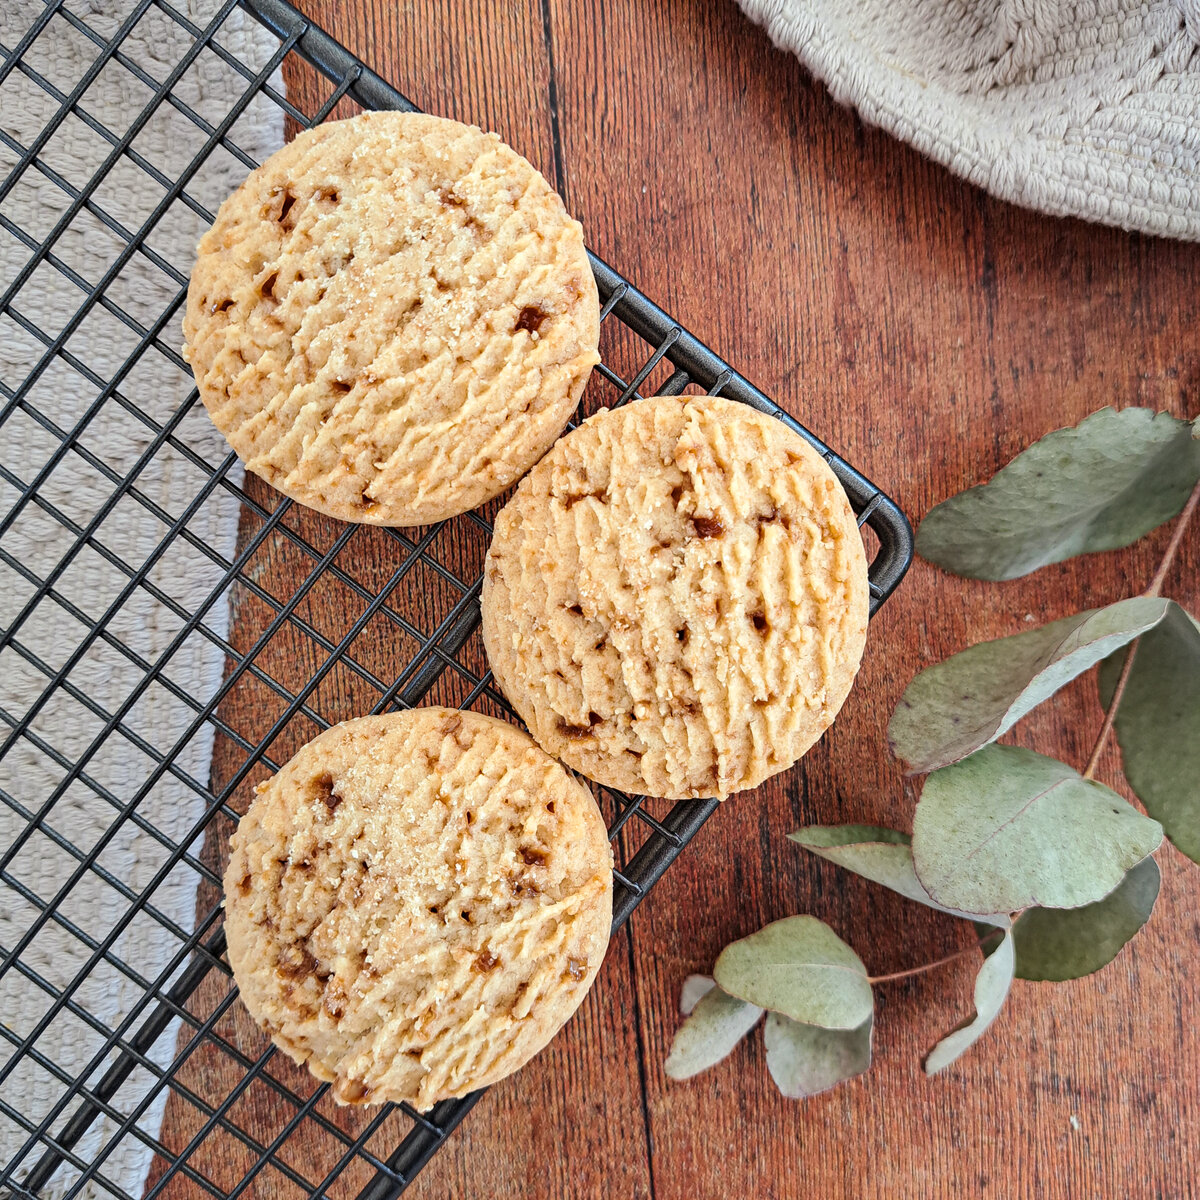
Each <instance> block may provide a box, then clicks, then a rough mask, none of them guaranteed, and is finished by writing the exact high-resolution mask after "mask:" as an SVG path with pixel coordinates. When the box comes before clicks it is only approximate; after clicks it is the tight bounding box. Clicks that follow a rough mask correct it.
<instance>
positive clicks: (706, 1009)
mask: <svg viewBox="0 0 1200 1200" xmlns="http://www.w3.org/2000/svg"><path fill="white" fill-rule="evenodd" d="M761 1016H762V1009H761V1008H756V1007H755V1006H754V1005H753V1004H747V1003H746V1001H745V1000H738V999H737V998H736V997H734V996H730V995H727V994H726V993H725V992H723V991H722V990H721V989H720V988H719V987H713V988H710V989H709V990H708V991H707V992H706V993H705V994H704V995H703V996H701V997H700V999H699V1000H698V1001H697V1002H696V1006H695V1008H693V1009H692V1012H691V1015H690V1016H689V1017H688V1018H687V1020H685V1021H684V1023H683V1024H682V1025H680V1027H679V1029H678V1031H677V1032H676V1034H675V1040H674V1041H673V1042H672V1043H671V1053H670V1054H668V1055H667V1061H666V1062H665V1063H664V1064H663V1070H664V1071H665V1072H666V1073H667V1075H668V1076H669V1077H670V1078H671V1079H690V1078H691V1077H692V1076H693V1075H698V1074H699V1073H700V1072H701V1071H707V1070H708V1068H709V1067H712V1066H716V1064H717V1063H719V1062H720V1061H721V1059H723V1058H724V1057H725V1056H726V1055H727V1054H728V1053H729V1052H730V1051H731V1050H732V1049H733V1048H734V1046H736V1045H737V1044H738V1042H740V1041H741V1040H742V1038H744V1037H745V1036H746V1034H748V1033H749V1032H750V1030H751V1029H753V1028H754V1026H755V1025H756V1024H757V1022H758V1018H759V1017H761Z"/></svg>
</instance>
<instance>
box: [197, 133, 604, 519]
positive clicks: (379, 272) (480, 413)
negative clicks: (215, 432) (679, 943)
mask: <svg viewBox="0 0 1200 1200" xmlns="http://www.w3.org/2000/svg"><path fill="white" fill-rule="evenodd" d="M599 326H600V315H599V304H598V300H597V294H596V282H595V279H594V278H593V277H592V272H591V268H590V266H589V265H588V260H587V254H586V252H585V250H584V246H583V234H582V231H581V229H580V226H579V222H578V221H574V220H572V219H571V218H570V217H568V216H567V213H566V210H565V209H564V208H563V204H562V201H561V200H560V199H559V197H558V196H557V194H556V193H555V192H554V191H553V190H552V189H551V188H550V186H549V184H547V182H546V181H545V179H543V178H542V176H541V175H540V174H539V173H538V172H537V171H536V170H534V168H533V167H532V166H530V164H529V163H528V162H526V161H525V159H523V158H522V157H521V156H520V155H519V154H517V153H516V151H514V150H512V149H510V148H509V147H508V146H506V145H505V144H504V143H503V142H501V141H500V139H499V138H498V137H496V136H495V134H488V133H482V132H480V130H478V129H476V128H474V127H473V126H468V125H460V124H459V123H458V122H457V121H446V120H442V119H441V118H439V117H428V116H422V115H418V114H414V113H397V112H373V113H363V114H361V115H360V116H357V117H354V118H352V119H350V120H347V121H336V122H333V123H331V124H326V125H320V126H318V127H317V128H316V129H313V130H310V131H307V132H305V133H301V134H300V136H299V137H297V138H296V140H295V141H294V142H292V143H291V144H290V145H288V146H285V147H284V148H283V149H282V150H280V151H279V152H278V153H277V154H274V155H272V156H271V158H269V159H268V160H267V161H266V162H265V163H264V164H263V165H262V166H261V167H259V168H258V170H256V171H253V172H252V173H251V174H250V177H249V178H248V179H247V180H246V181H245V183H243V184H242V186H241V187H240V188H238V190H237V191H236V192H235V193H234V194H233V195H232V196H231V197H230V198H229V199H228V200H226V201H225V203H224V204H223V205H222V206H221V211H220V212H219V213H218V214H217V220H216V224H215V225H214V226H213V227H212V229H210V230H209V231H208V232H207V233H206V234H205V235H204V237H203V238H202V239H201V241H200V247H199V260H198V261H197V263H196V266H195V269H194V270H193V271H192V280H191V287H190V288H189V289H188V302H187V315H186V316H185V318H184V323H183V329H184V336H185V338H186V339H187V346H186V348H185V354H186V356H187V358H188V361H189V362H190V363H191V366H192V370H193V372H194V373H195V376H196V381H197V383H198V385H199V388H200V396H201V398H202V399H203V401H204V404H205V407H206V408H207V409H208V411H209V414H210V415H211V416H212V419H213V421H214V422H215V423H216V425H217V427H218V428H219V429H220V430H221V432H222V433H223V434H224V435H225V436H226V437H227V438H228V439H229V441H230V443H231V444H232V446H233V448H234V449H235V450H236V451H237V453H238V456H239V457H240V458H241V459H242V460H243V462H245V464H246V466H247V467H249V468H250V470H252V471H254V472H255V473H256V474H258V475H261V476H262V477H263V478H264V479H266V480H267V481H268V482H269V483H271V484H273V485H274V486H275V487H276V488H278V489H279V490H280V491H281V492H284V493H285V494H286V495H288V496H291V497H292V498H293V499H295V500H298V501H300V503H302V504H306V505H308V506H309V507H310V508H315V509H318V510H319V511H321V512H324V513H328V514H329V515H330V516H334V517H340V518H341V519H342V520H345V521H365V522H369V523H371V524H374V525H420V524H424V523H426V522H430V521H436V520H440V519H442V518H443V517H448V516H453V515H454V514H455V513H460V512H465V511H466V510H467V509H469V508H474V507H476V506H477V505H479V504H482V503H483V502H484V501H486V500H489V499H491V498H492V497H493V496H496V495H498V494H499V493H500V492H502V491H503V490H504V489H505V488H506V487H508V486H509V484H511V483H513V482H514V481H515V480H516V479H518V478H520V476H521V475H523V474H524V473H525V471H527V470H528V469H529V467H530V466H532V465H533V463H535V462H536V461H537V460H538V459H539V458H540V457H541V456H542V455H543V454H544V453H545V452H546V450H547V449H548V448H549V447H550V445H551V444H552V443H553V441H554V439H555V438H556V437H557V436H558V434H559V433H560V432H561V431H562V428H563V426H564V425H565V424H566V422H567V420H568V418H569V417H570V415H571V413H572V412H573V411H574V409H575V406H576V403H577V402H578V400H579V397H580V394H581V393H582V392H583V388H584V384H585V383H586V382H587V378H588V375H589V373H590V371H591V369H592V366H593V364H594V363H596V362H597V361H598V358H599V356H598V355H597V353H596V343H597V338H598V335H599Z"/></svg>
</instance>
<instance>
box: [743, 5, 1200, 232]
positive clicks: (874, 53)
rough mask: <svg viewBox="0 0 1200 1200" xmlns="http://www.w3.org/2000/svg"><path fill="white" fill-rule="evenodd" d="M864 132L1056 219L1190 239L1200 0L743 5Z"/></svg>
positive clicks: (1198, 114) (1198, 121)
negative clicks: (891, 137) (850, 110)
mask: <svg viewBox="0 0 1200 1200" xmlns="http://www.w3.org/2000/svg"><path fill="white" fill-rule="evenodd" d="M738 2H739V3H740V4H741V6H742V8H743V9H745V11H746V13H747V14H748V15H749V16H750V17H751V18H752V19H753V20H755V21H757V22H759V23H760V24H761V25H763V26H765V27H766V29H767V31H768V33H770V35H771V37H772V38H773V39H774V40H775V42H776V43H777V44H778V45H779V46H781V47H783V48H784V49H787V50H791V51H793V52H794V53H795V54H796V55H798V56H799V58H800V60H801V62H803V63H804V65H805V66H806V67H808V69H809V70H810V71H812V72H813V74H814V75H816V76H817V77H818V78H820V79H822V80H824V82H825V83H826V85H827V86H828V87H829V90H830V92H831V93H832V94H833V97H834V98H835V99H836V100H838V101H840V102H842V103H844V104H850V105H853V106H854V107H855V108H856V109H858V111H859V113H861V115H862V117H863V119H864V120H866V121H869V122H870V123H871V124H873V125H879V126H881V127H882V128H884V129H886V130H888V132H890V133H892V134H895V136H896V137H898V138H902V139H903V140H904V141H906V142H909V143H911V144H912V145H913V146H915V147H916V148H917V149H918V150H920V151H921V152H922V153H923V154H928V155H929V156H930V157H931V158H934V159H936V160H937V161H938V162H941V163H944V164H945V165H946V166H948V167H949V168H950V169H951V170H952V171H954V172H956V173H957V174H959V175H962V176H964V177H965V178H966V179H969V180H970V181H971V182H972V183H976V184H978V185H979V186H980V187H984V188H987V189H988V191H990V192H993V193H995V195H997V196H1000V197H1002V198H1003V199H1005V200H1011V201H1012V202H1013V203H1014V204H1023V205H1026V206H1028V207H1029V208H1036V209H1040V210H1041V211H1043V212H1047V213H1053V214H1055V215H1057V216H1075V217H1083V218H1085V219H1087V220H1091V221H1103V222H1104V223H1106V224H1109V225H1119V226H1121V227H1122V228H1124V229H1131V230H1140V231H1142V232H1145V233H1156V234H1165V235H1168V236H1171V237H1179V238H1188V239H1192V240H1196V239H1200V0H1154V2H1152V3H1140V4H1139V3H1135V2H1134V0H738Z"/></svg>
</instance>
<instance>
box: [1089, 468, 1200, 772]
mask: <svg viewBox="0 0 1200 1200" xmlns="http://www.w3.org/2000/svg"><path fill="white" fill-rule="evenodd" d="M1197 507H1200V482H1198V483H1197V484H1196V486H1195V487H1194V488H1192V494H1191V495H1190V496H1189V497H1188V500H1187V503H1186V504H1185V505H1184V506H1183V510H1182V511H1181V512H1180V514H1179V519H1178V520H1177V521H1176V522H1175V528H1174V529H1173V530H1172V531H1171V540H1170V541H1169V542H1168V543H1167V548H1166V549H1165V550H1164V551H1163V556H1162V561H1161V562H1160V563H1159V564H1158V570H1157V571H1155V572H1154V578H1153V579H1151V580H1150V584H1149V586H1148V587H1147V588H1146V590H1145V591H1144V592H1143V593H1142V595H1143V596H1151V597H1153V596H1157V595H1158V594H1159V592H1161V591H1162V586H1163V583H1164V582H1165V581H1166V578H1167V572H1168V571H1169V570H1170V569H1171V564H1172V563H1173V562H1174V561H1175V555H1176V554H1178V553H1179V547H1180V544H1181V543H1182V542H1183V535H1184V534H1185V533H1186V532H1187V527H1188V525H1189V524H1190V523H1191V520H1192V517H1193V516H1195V514H1196V509H1197ZM1139 640H1140V639H1139ZM1137 648H1138V642H1137V641H1134V643H1133V644H1132V645H1131V646H1130V647H1129V653H1128V654H1126V655H1125V663H1124V665H1123V666H1122V667H1121V675H1120V677H1119V678H1118V679H1117V686H1116V687H1115V688H1114V689H1113V694H1112V699H1111V700H1110V701H1109V703H1108V712H1106V713H1105V714H1104V724H1103V725H1101V726H1100V732H1099V733H1098V734H1096V740H1095V742H1094V743H1093V744H1092V752H1091V754H1089V755H1088V761H1087V766H1086V767H1084V769H1083V777H1084V779H1091V778H1092V777H1093V776H1094V775H1095V773H1096V768H1097V767H1098V766H1099V765H1100V756H1101V755H1102V754H1103V753H1104V747H1105V746H1107V745H1108V738H1109V735H1110V734H1111V733H1112V729H1113V722H1114V721H1115V720H1116V719H1117V709H1118V707H1120V704H1121V697H1122V696H1124V695H1125V686H1126V684H1128V683H1129V676H1130V674H1131V672H1132V671H1133V659H1134V656H1135V655H1136V654H1137Z"/></svg>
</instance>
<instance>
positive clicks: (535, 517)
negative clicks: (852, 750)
mask: <svg viewBox="0 0 1200 1200" xmlns="http://www.w3.org/2000/svg"><path fill="white" fill-rule="evenodd" d="M867 601H868V591H867V564H866V557H865V555H864V552H863V544H862V538H861V537H860V535H859V532H858V527H857V525H856V524H855V519H854V514H853V512H852V511H851V509H850V503H849V501H848V500H847V499H846V494H845V492H844V491H843V490H842V487H841V485H840V484H839V483H838V481H837V479H836V478H835V477H834V474H833V472H832V471H831V470H830V469H829V467H828V465H827V464H826V463H825V462H824V460H823V459H822V458H821V457H820V456H819V455H818V454H817V453H816V451H814V450H813V449H812V447H811V446H809V445H808V443H807V442H805V441H804V440H803V439H802V438H801V437H799V436H798V435H797V434H795V433H793V432H792V431H791V430H789V429H788V428H787V427H786V426H785V425H783V424H782V422H780V421H778V420H776V419H775V418H773V417H769V416H765V415H763V414H762V413H759V412H756V411H755V410H754V409H751V408H749V407H748V406H747V405H744V404H738V403H735V402H734V401H731V400H723V399H718V398H715V397H692V396H678V397H660V398H653V399H647V400H639V401H636V402H634V403H633V404H629V405H626V406H625V407H624V408H620V409H617V410H615V411H612V412H600V413H597V414H596V416H594V417H592V418H591V419H590V420H588V421H585V422H584V423H583V424H582V425H581V426H580V427H579V428H578V429H576V430H574V431H573V432H572V433H570V434H568V435H567V436H566V437H565V438H563V439H562V440H561V441H559V442H558V444H557V445H556V446H555V447H554V449H553V450H551V452H550V453H549V454H547V455H546V457H545V458H543V459H542V461H541V462H540V463H538V465H537V466H536V467H535V468H534V469H533V470H532V471H531V472H530V473H529V474H528V475H527V476H526V477H525V479H523V480H522V481H521V484H520V486H519V487H518V488H517V491H516V494H515V495H514V496H513V498H512V499H511V500H510V501H509V502H508V504H506V505H505V507H504V508H503V509H502V510H501V512H500V515H499V517H498V518H497V520H496V527H495V533H494V535H493V537H492V544H491V547H490V549H489V550H488V556H487V566H486V568H485V572H484V584H483V636H484V642H485V644H486V646H487V653H488V660H489V662H490V664H491V668H492V671H493V673H494V675H495V677H496V680H497V681H498V682H499V684H500V686H501V688H502V689H503V690H504V694H505V695H506V696H507V697H508V699H509V700H510V701H511V703H512V705H513V707H514V708H515V709H516V710H517V712H518V713H519V714H520V716H521V718H522V719H523V720H524V721H525V723H526V724H527V725H528V726H529V729H530V731H531V732H532V733H533V736H534V737H535V738H536V739H537V740H538V742H539V743H540V744H541V745H542V747H543V748H544V749H545V750H547V751H549V752H550V753H551V754H553V755H555V756H556V757H557V758H560V759H562V761H563V762H565V763H566V764H567V765H568V766H571V767H574V768H575V769H576V770H578V771H581V772H582V773H583V774H585V775H587V776H589V777H590V778H592V779H595V780H598V781H599V782H600V783H604V784H607V785H609V786H610V787H615V788H619V789H621V790H622V791H626V792H644V793H647V794H649V795H651V796H663V797H669V798H679V797H687V796H706V795H708V796H711V795H718V796H726V795H728V794H729V793H731V792H737V791H741V790H742V789H744V788H752V787H755V786H756V785H757V784H759V783H761V782H762V781H763V780H764V779H766V778H767V776H769V775H773V774H775V773H776V772H777V771H782V770H784V769H785V768H786V767H789V766H791V765H792V763H794V762H795V761H796V760H797V759H798V758H799V757H800V756H801V755H802V754H803V753H804V752H805V751H806V750H807V749H808V748H809V746H811V745H812V744H813V742H815V741H816V740H817V738H818V737H820V735H821V733H822V731H823V730H824V729H825V728H826V727H827V726H828V725H829V724H830V722H831V721H832V720H833V718H834V716H835V714H836V713H837V711H838V709H839V708H840V707H841V705H842V702H843V701H844V700H845V698H846V694H847V692H849V690H850V685H851V683H852V681H853V679H854V675H855V673H856V671H857V670H858V664H859V660H860V658H861V657H862V650H863V642H864V639H865V636H866V628H867Z"/></svg>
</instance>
